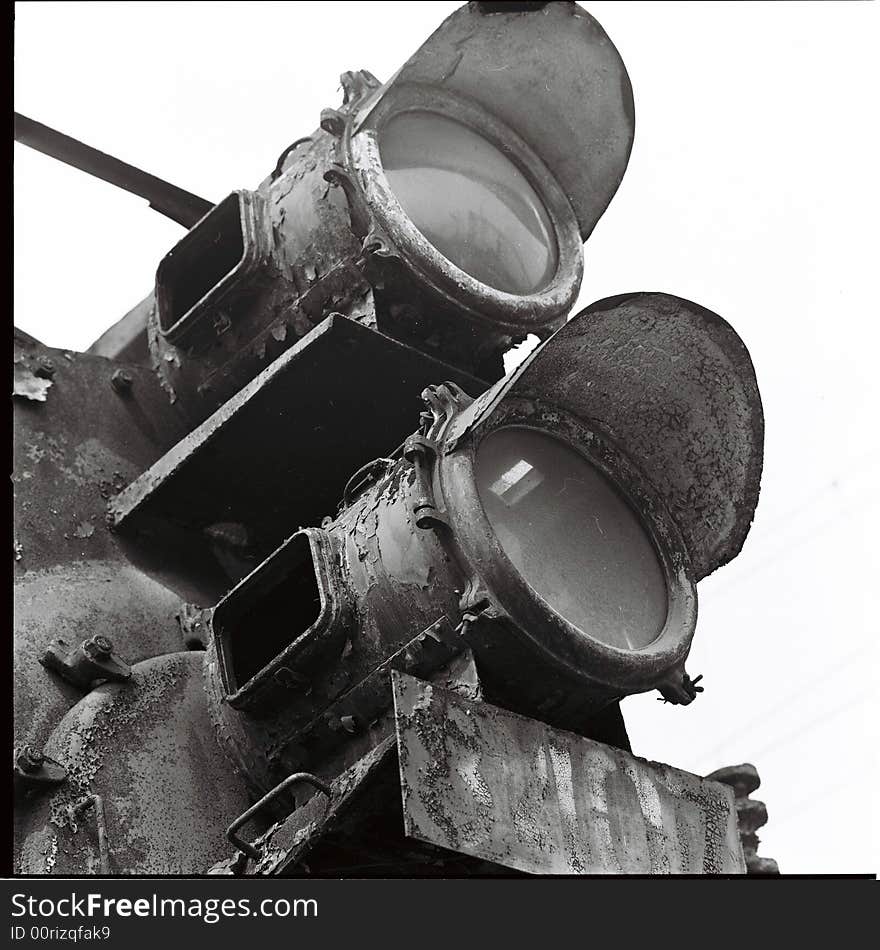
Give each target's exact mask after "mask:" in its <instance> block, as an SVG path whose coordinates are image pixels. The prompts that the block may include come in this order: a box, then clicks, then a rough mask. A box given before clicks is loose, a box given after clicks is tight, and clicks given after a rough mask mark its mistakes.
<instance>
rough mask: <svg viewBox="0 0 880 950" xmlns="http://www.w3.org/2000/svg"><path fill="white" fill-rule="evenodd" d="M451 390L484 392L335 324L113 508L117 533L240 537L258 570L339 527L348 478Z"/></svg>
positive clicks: (373, 334)
mask: <svg viewBox="0 0 880 950" xmlns="http://www.w3.org/2000/svg"><path fill="white" fill-rule="evenodd" d="M447 378H448V379H453V380H456V381H457V382H458V383H459V384H460V385H461V386H462V387H463V388H465V389H466V390H468V391H470V392H472V393H477V392H481V391H482V390H483V388H484V386H485V384H484V383H482V382H480V381H478V380H475V379H473V378H472V377H469V376H467V375H465V374H462V373H460V372H457V371H456V370H454V369H453V368H452V367H450V366H448V365H447V364H444V363H441V362H439V361H438V360H436V359H434V358H432V357H429V356H426V355H424V354H423V353H420V352H418V351H417V350H415V349H412V348H410V347H408V346H406V345H404V344H401V343H398V342H395V341H394V340H391V339H390V338H389V337H386V336H384V335H383V334H381V333H378V332H377V331H375V330H372V329H370V328H369V327H365V326H362V325H361V324H358V323H356V322H355V321H352V320H349V319H347V318H345V317H342V316H334V317H329V318H328V319H327V320H325V321H324V322H323V323H322V324H320V326H318V327H317V328H316V329H315V330H314V331H312V333H311V334H309V335H308V336H307V337H306V338H305V339H303V340H301V341H300V342H299V343H297V344H296V345H295V346H294V347H292V348H291V349H289V350H288V351H287V352H286V353H284V354H283V356H281V357H279V359H277V360H276V361H275V362H274V363H273V364H272V365H271V366H270V367H269V368H268V369H266V370H265V371H264V372H263V373H262V374H261V375H260V376H258V377H257V378H256V379H254V380H253V381H252V382H251V383H249V384H248V385H247V386H246V387H245V388H244V389H243V390H242V391H241V392H239V393H238V394H237V395H236V396H234V397H233V398H232V399H230V400H229V401H228V402H227V403H226V404H225V405H224V406H223V408H222V409H220V410H218V411H217V412H216V413H214V415H213V416H211V417H210V418H209V419H208V420H206V421H205V422H204V423H203V424H202V425H201V426H199V427H198V428H197V429H196V430H194V431H193V432H192V433H191V434H190V435H188V436H187V437H186V438H185V439H183V440H181V442H179V443H178V444H177V445H176V446H175V447H174V448H173V450H172V451H171V452H169V453H167V454H166V455H165V456H164V457H163V458H162V459H160V460H159V462H158V463H157V464H156V465H154V466H153V467H152V468H151V469H150V470H149V471H147V472H145V473H144V475H143V476H142V477H141V478H139V479H138V480H137V481H136V482H135V483H134V484H133V485H132V486H131V487H130V488H128V489H126V490H125V491H124V492H123V493H122V494H121V495H120V496H119V497H117V498H115V499H114V500H113V502H112V505H111V514H112V517H113V520H114V523H115V524H116V525H117V526H119V528H120V529H121V530H122V531H123V532H124V533H125V534H126V535H128V536H131V535H136V534H137V533H138V532H140V531H142V530H143V529H144V527H150V528H153V527H157V526H161V525H167V524H171V525H176V526H178V527H179V528H181V529H182V530H185V531H186V532H188V533H189V534H190V535H192V536H194V537H200V536H204V533H205V531H206V530H207V529H209V528H210V527H211V526H213V525H216V524H218V523H234V524H237V525H242V526H244V528H245V530H246V536H247V538H248V544H249V555H250V556H251V558H252V564H256V563H258V562H259V561H260V560H262V559H263V558H264V557H266V556H267V555H268V554H269V553H271V552H272V551H273V550H274V549H275V548H276V547H277V546H278V545H279V544H280V543H281V542H282V541H284V540H285V539H286V538H287V537H289V536H290V535H291V534H293V533H294V532H295V531H296V530H297V529H298V528H299V527H301V526H308V525H318V524H320V523H321V520H322V518H324V517H325V516H327V515H332V514H333V513H334V512H335V509H336V506H337V504H338V502H339V500H340V499H341V497H342V490H343V488H344V486H345V483H346V481H347V480H348V479H349V478H350V476H351V475H352V474H353V473H354V472H355V471H356V470H357V469H358V468H359V467H360V466H361V465H363V464H364V463H366V462H369V461H370V460H371V459H373V458H376V457H377V456H381V455H387V454H388V453H389V452H391V451H393V450H394V448H395V447H396V446H397V445H398V444H399V443H400V442H402V441H403V439H404V438H405V437H406V435H407V434H409V433H410V432H411V431H412V430H413V428H414V427H415V425H416V424H417V422H418V413H419V410H420V408H421V404H420V401H419V394H420V393H421V391H422V390H423V389H424V388H425V387H426V386H427V385H429V384H431V383H436V382H438V381H440V380H443V379H447ZM341 433H344V435H343V434H341ZM210 540H211V539H210V538H208V539H206V543H207V541H210ZM236 579H237V578H236Z"/></svg>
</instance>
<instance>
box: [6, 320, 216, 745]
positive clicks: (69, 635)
mask: <svg viewBox="0 0 880 950" xmlns="http://www.w3.org/2000/svg"><path fill="white" fill-rule="evenodd" d="M14 359H15V361H16V362H17V363H18V364H19V365H20V366H21V367H24V368H26V369H27V370H28V371H30V372H31V373H32V374H33V375H34V376H35V378H37V379H51V382H52V388H51V389H50V390H49V391H48V398H47V400H46V401H45V402H34V401H31V400H26V399H16V400H14V403H13V425H14V430H13V472H12V485H13V493H14V508H13V517H14V549H13V551H14V554H13V572H14V588H13V619H14V630H13V669H14V696H13V700H14V722H15V726H14V728H15V738H16V741H17V742H28V743H31V744H32V745H34V746H35V747H36V748H42V747H43V746H44V744H45V742H46V740H47V739H48V736H49V733H50V732H51V730H52V729H53V728H54V726H55V725H56V724H57V722H58V720H59V719H60V718H61V717H62V716H63V715H64V713H65V712H66V711H67V709H69V708H70V706H71V705H73V704H74V703H75V702H77V701H78V699H79V698H80V691H79V689H77V688H75V687H73V686H71V685H69V684H68V683H66V682H64V681H62V680H61V679H59V678H58V677H57V676H55V675H54V674H51V673H49V672H48V671H47V670H46V669H44V668H43V667H42V666H41V665H40V662H39V661H40V659H41V657H43V656H44V654H45V652H46V650H47V648H49V647H50V645H51V644H52V643H53V642H55V641H57V640H63V641H64V642H65V645H66V647H69V648H72V647H74V646H76V645H77V644H80V643H82V642H83V641H85V640H88V639H90V638H92V637H94V636H95V635H96V634H97V635H104V636H106V635H109V636H111V637H112V639H113V641H114V644H115V647H116V650H117V652H118V653H119V655H121V656H124V657H125V659H126V660H127V661H130V662H136V661H138V660H142V659H145V658H147V657H149V656H154V655H156V654H157V653H162V652H168V651H172V650H176V649H179V645H178V639H177V636H178V634H177V631H176V626H175V622H174V613H175V611H176V610H177V609H178V607H179V606H180V599H181V594H180V593H179V592H177V591H175V589H174V583H176V582H180V581H181V578H180V577H178V578H177V581H176V582H169V577H168V574H167V569H168V566H169V563H170V562H169V560H168V557H167V555H166V556H165V557H163V558H162V559H161V560H160V562H159V563H158V564H157V563H153V564H152V565H149V564H147V563H146V559H145V558H135V560H134V562H132V561H131V560H129V557H128V552H127V551H126V549H125V546H124V544H122V543H121V542H120V539H119V538H118V537H115V536H114V535H112V534H111V532H110V531H109V530H108V528H107V524H106V505H107V501H108V499H109V498H111V497H112V496H113V495H114V494H116V493H117V492H119V491H120V490H121V489H122V488H123V487H124V486H125V485H126V484H128V482H130V481H131V480H132V479H134V478H135V477H136V476H137V475H139V474H140V473H141V472H142V471H144V469H145V468H147V467H148V466H149V465H150V464H151V463H152V462H153V461H155V459H156V458H158V457H159V455H161V453H162V452H163V451H165V450H166V449H167V448H169V447H170V446H171V445H173V444H174V442H175V441H176V439H177V438H179V437H180V435H181V434H182V433H183V432H184V431H185V423H184V422H183V421H182V420H181V418H180V416H179V414H178V413H176V412H175V411H174V409H173V408H172V407H171V406H169V405H168V402H167V399H166V398H165V396H164V394H163V393H162V391H161V389H160V387H159V386H158V384H157V382H156V379H155V377H154V376H153V374H152V373H151V372H150V371H149V369H148V368H146V367H143V366H135V365H132V364H120V363H114V362H111V361H110V360H107V359H104V358H102V357H97V356H90V355H86V354H82V353H73V352H70V351H68V350H57V349H51V348H48V347H45V346H43V345H42V344H39V343H38V342H37V341H35V340H32V339H29V338H27V336H26V335H22V334H16V338H15V351H14ZM118 370H124V371H125V372H126V373H127V374H128V375H129V376H130V378H131V380H132V383H131V386H130V388H129V390H128V392H127V394H126V395H125V396H124V397H121V396H119V395H118V394H116V393H115V392H114V390H113V388H112V382H111V380H112V377H113V374H114V372H116V371H118ZM39 374H43V375H39ZM194 586H195V587H196V588H198V590H192V589H190V590H189V597H188V598H187V599H193V600H196V599H198V598H199V596H200V592H201V594H204V590H203V589H202V588H200V587H199V585H198V584H195V585H194ZM183 590H184V591H185V590H186V585H185V584H183Z"/></svg>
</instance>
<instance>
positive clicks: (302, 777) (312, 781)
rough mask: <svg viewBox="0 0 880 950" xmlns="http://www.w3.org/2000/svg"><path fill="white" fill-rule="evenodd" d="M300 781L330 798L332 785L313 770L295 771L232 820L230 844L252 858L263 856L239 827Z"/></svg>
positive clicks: (228, 836) (229, 834)
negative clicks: (239, 832)
mask: <svg viewBox="0 0 880 950" xmlns="http://www.w3.org/2000/svg"><path fill="white" fill-rule="evenodd" d="M300 782H305V783H307V784H308V785H311V786H313V787H314V788H316V789H318V791H319V792H323V793H324V794H325V795H326V796H327V797H328V798H329V797H330V795H331V791H330V786H329V785H327V784H326V783H325V782H322V781H321V780H320V779H319V778H318V777H317V776H316V775H312V773H311V772H294V774H293V775H288V776H287V778H286V779H284V781H283V782H279V783H278V784H277V785H276V786H275V788H273V789H272V791H271V792H267V794H265V795H264V796H263V797H262V798H261V799H260V800H259V801H258V802H257V803H256V804H255V805H251V807H250V808H249V809H248V810H247V811H246V812H245V813H244V814H243V815H239V817H238V818H236V819H235V821H234V822H232V824H231V825H230V826H229V827H228V828H227V829H226V837H227V839H228V840H229V842H230V844H232V845H234V846H235V847H236V848H237V849H238V850H239V851H241V852H242V854H246V855H247V856H248V857H249V858H251V859H252V860H254V861H259V860H260V858H261V857H262V856H263V855H262V852H261V851H260V849H259V848H257V847H256V846H255V845H252V844H249V843H248V842H247V841H244V840H243V839H242V838H239V836H238V834H237V831H238V829H239V828H241V826H242V825H246V824H247V823H248V822H249V821H250V820H251V818H253V817H254V816H255V815H256V814H257V812H258V811H260V809H261V808H263V807H264V806H265V805H268V804H269V802H271V801H274V800H275V799H276V798H277V797H278V796H279V795H281V794H282V793H283V792H286V791H287V789H289V788H290V787H291V786H292V785H298V784H299V783H300Z"/></svg>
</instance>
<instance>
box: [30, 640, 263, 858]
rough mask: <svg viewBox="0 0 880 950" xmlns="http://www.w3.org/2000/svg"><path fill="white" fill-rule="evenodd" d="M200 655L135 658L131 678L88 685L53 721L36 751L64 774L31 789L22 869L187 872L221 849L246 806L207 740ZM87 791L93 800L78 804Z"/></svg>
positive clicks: (216, 749)
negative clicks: (40, 791)
mask: <svg viewBox="0 0 880 950" xmlns="http://www.w3.org/2000/svg"><path fill="white" fill-rule="evenodd" d="M203 658H204V653H195V652H190V653H172V654H165V655H164V656H159V657H156V658H154V659H151V660H145V661H143V662H141V663H138V664H135V666H134V667H133V670H132V678H131V681H130V682H128V683H126V684H113V685H107V686H101V687H98V688H97V689H95V690H93V691H92V692H91V693H89V694H88V695H87V696H86V697H85V698H84V699H83V700H82V701H81V702H80V703H78V704H77V705H76V706H75V707H74V708H73V709H72V710H71V711H70V712H69V713H68V714H67V716H65V717H64V719H63V720H62V721H61V722H60V723H59V725H58V726H57V728H56V729H55V731H54V732H53V734H52V736H51V737H50V739H49V742H48V743H47V745H46V754H47V755H48V756H51V757H52V759H53V760H55V761H57V762H58V763H60V764H61V765H63V767H64V768H65V770H66V771H67V781H66V782H64V783H63V784H62V785H60V786H59V787H58V788H57V790H56V791H55V792H54V793H52V794H48V795H44V797H43V798H41V799H39V800H38V801H37V802H36V803H35V804H34V805H33V806H32V808H31V810H30V811H29V812H28V814H27V816H26V820H25V827H24V829H23V834H22V837H23V847H22V855H21V871H22V872H24V873H29V874H57V875H64V876H70V875H74V876H75V875H79V874H92V873H97V872H98V871H100V870H101V865H102V846H101V840H100V839H101V835H100V834H99V832H100V830H101V829H100V827H98V826H96V823H95V822H96V820H100V821H101V822H102V824H103V837H104V838H105V843H104V849H103V850H104V851H106V852H109V863H110V872H111V873H113V874H120V873H125V874H197V873H201V872H202V871H204V870H205V869H206V868H208V867H210V866H211V865H212V864H214V863H215V862H216V861H218V860H219V859H220V858H221V857H223V856H225V854H226V852H227V848H228V845H227V842H226V839H225V837H224V834H223V831H224V829H225V828H226V827H227V826H228V825H229V824H230V822H232V821H233V819H234V818H235V817H236V816H237V815H239V814H241V813H242V812H243V811H244V810H245V809H246V808H247V806H248V804H249V801H248V798H247V793H246V789H245V786H244V783H243V782H242V780H241V778H240V777H239V776H238V775H237V774H236V772H235V770H234V769H233V768H232V766H231V765H230V763H229V761H228V760H227V759H226V757H225V756H224V754H223V752H222V750H221V749H220V747H219V746H218V744H217V742H216V741H215V739H214V735H213V728H212V725H211V721H210V718H209V716H208V710H207V704H206V702H205V694H204V688H203V680H202V661H203ZM93 796H100V798H101V800H102V803H103V808H102V809H101V814H100V819H99V816H98V811H96V810H94V809H89V810H84V809H85V807H86V803H87V801H88V800H89V799H92V798H93Z"/></svg>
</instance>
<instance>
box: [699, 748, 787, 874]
mask: <svg viewBox="0 0 880 950" xmlns="http://www.w3.org/2000/svg"><path fill="white" fill-rule="evenodd" d="M706 778H707V779H708V780H709V781H712V782H721V783H722V784H724V785H729V786H730V787H731V788H732V789H733V793H734V795H735V796H736V815H737V822H738V824H739V836H740V841H741V842H742V848H743V854H744V855H745V859H746V867H747V868H748V871H749V874H762V875H767V874H779V865H778V864H777V863H776V861H774V860H773V858H765V857H763V855H759V854H758V845H759V844H760V843H761V839H760V838H759V837H758V836H757V834H756V832H757V830H758V829H759V828H760V827H762V826H763V825H766V824H767V806H766V805H765V804H764V803H763V802H759V801H756V800H755V799H753V798H750V797H749V796H750V795H751V793H752V792H754V791H755V790H756V789H757V788H758V787H759V786H760V784H761V778H760V776H759V775H758V770H757V769H756V768H755V767H754V765H751V764H749V763H744V764H743V765H728V766H726V767H725V768H721V769H716V770H715V771H714V772H712V773H711V774H709V775H707V776H706Z"/></svg>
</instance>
